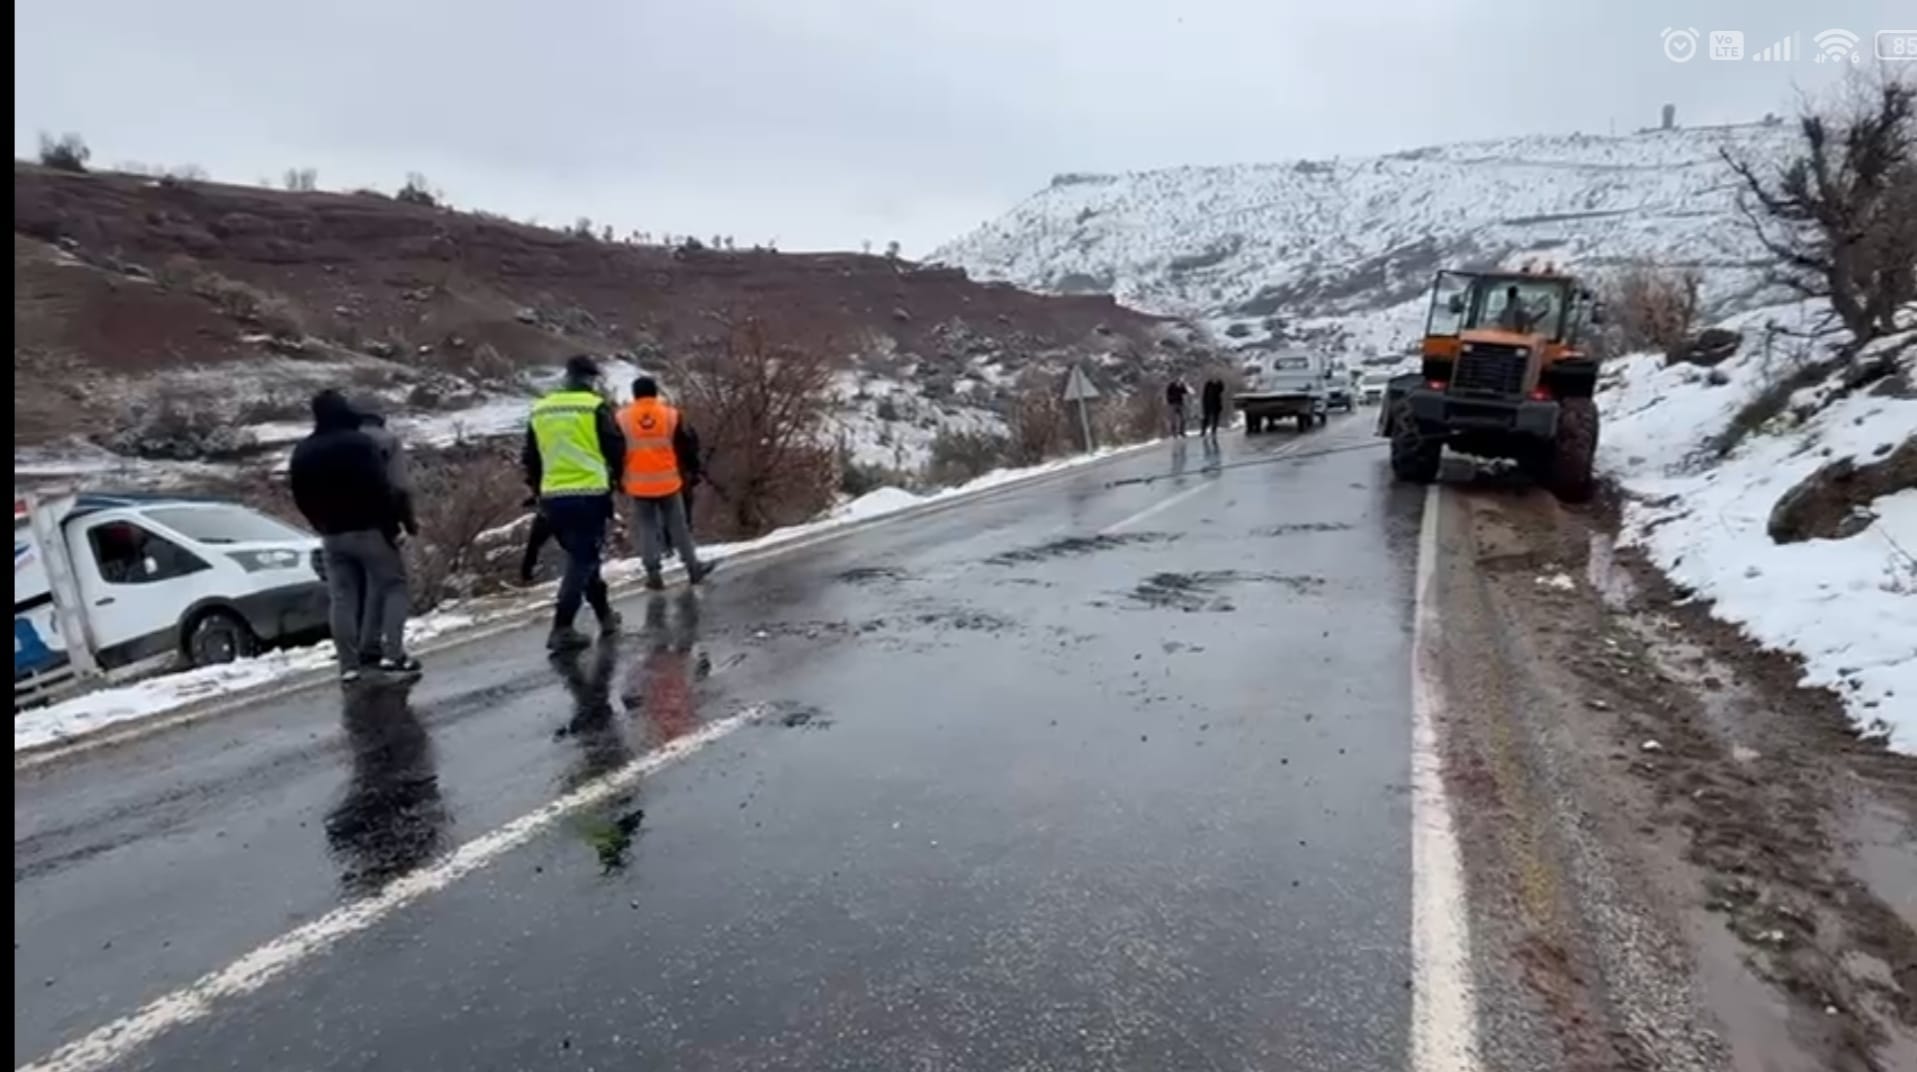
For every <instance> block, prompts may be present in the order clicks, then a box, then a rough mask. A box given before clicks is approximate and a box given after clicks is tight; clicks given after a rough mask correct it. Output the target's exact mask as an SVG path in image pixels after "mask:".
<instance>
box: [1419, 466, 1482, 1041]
mask: <svg viewBox="0 0 1917 1072" xmlns="http://www.w3.org/2000/svg"><path fill="white" fill-rule="evenodd" d="M1443 501H1444V498H1443V494H1442V492H1441V490H1440V488H1439V486H1438V485H1436V484H1432V485H1430V486H1429V487H1428V488H1427V489H1426V491H1425V498H1424V518H1423V522H1422V524H1421V526H1420V528H1419V533H1418V566H1417V580H1416V582H1415V583H1416V585H1417V588H1416V591H1415V592H1414V593H1413V597H1412V598H1413V603H1412V608H1413V609H1412V634H1411V973H1412V988H1411V1068H1412V1072H1477V1070H1478V1069H1479V1068H1480V1063H1479V1057H1478V1009H1477V993H1476V988H1475V987H1474V985H1473V980H1472V974H1471V936H1470V921H1469V917H1468V916H1467V915H1466V912H1465V881H1464V864H1463V861H1462V858H1461V856H1460V853H1459V850H1458V835H1457V826H1456V824H1455V822H1454V820H1453V817H1452V814H1451V800H1450V798H1449V797H1448V796H1446V794H1445V787H1444V769H1443V758H1442V754H1441V753H1440V751H1439V747H1438V714H1439V711H1440V708H1441V706H1442V704H1443V699H1442V693H1441V691H1440V686H1439V683H1438V673H1437V665H1436V663H1437V651H1436V639H1437V633H1438V629H1439V625H1438V620H1437V614H1436V610H1435V608H1434V607H1433V606H1432V603H1433V600H1434V599H1435V593H1434V592H1433V591H1432V588H1433V585H1434V582H1435V578H1436V575H1437V573H1436V571H1437V555H1438V510H1439V504H1440V503H1442V502H1443Z"/></svg>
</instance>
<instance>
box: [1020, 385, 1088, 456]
mask: <svg viewBox="0 0 1917 1072" xmlns="http://www.w3.org/2000/svg"><path fill="white" fill-rule="evenodd" d="M1007 417H1008V422H1009V423H1010V424H1011V426H1012V437H1011V460H1012V463H1013V464H1014V465H1037V464H1038V463H1039V462H1042V461H1045V460H1046V459H1048V458H1056V457H1058V456H1059V455H1062V454H1066V453H1068V452H1070V451H1071V450H1073V449H1074V448H1075V447H1076V446H1077V443H1078V439H1077V437H1078V434H1079V433H1078V423H1077V422H1078V416H1077V413H1076V412H1075V411H1074V410H1073V409H1072V406H1071V405H1068V404H1067V403H1066V402H1065V401H1064V400H1063V399H1061V398H1060V397H1059V392H1058V390H1057V388H1056V386H1055V385H1053V384H1051V383H1047V382H1042V381H1041V380H1032V381H1028V382H1027V383H1026V384H1025V385H1024V386H1023V387H1022V388H1021V389H1020V390H1019V392H1018V394H1017V395H1015V396H1014V397H1013V399H1012V405H1011V412H1010V413H1009V414H1008V415H1007Z"/></svg>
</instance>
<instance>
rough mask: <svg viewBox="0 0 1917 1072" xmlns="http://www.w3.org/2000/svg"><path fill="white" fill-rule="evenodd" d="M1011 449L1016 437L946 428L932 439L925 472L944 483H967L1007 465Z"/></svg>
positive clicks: (930, 477)
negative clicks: (1012, 439) (1012, 438)
mask: <svg viewBox="0 0 1917 1072" xmlns="http://www.w3.org/2000/svg"><path fill="white" fill-rule="evenodd" d="M1011 453H1012V441H1011V440H1010V439H1008V438H1007V437H1005V436H1003V435H1000V434H998V433H995V432H983V431H980V432H961V431H953V430H946V431H942V432H940V433H939V434H938V435H937V436H935V437H933V439H932V458H931V461H930V463H929V464H928V465H927V466H926V472H925V476H926V479H927V480H929V481H931V482H932V483H933V484H937V485H940V486H950V485H954V484H963V483H965V482H966V481H968V480H975V479H977V478H979V477H981V476H984V475H985V474H986V473H989V472H991V471H992V470H994V469H999V468H1002V467H1004V466H1005V464H1006V463H1007V461H1008V460H1009V459H1010V456H1011Z"/></svg>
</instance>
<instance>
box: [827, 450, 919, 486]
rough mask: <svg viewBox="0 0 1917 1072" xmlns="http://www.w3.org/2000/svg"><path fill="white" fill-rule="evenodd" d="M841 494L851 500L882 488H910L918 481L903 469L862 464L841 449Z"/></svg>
mask: <svg viewBox="0 0 1917 1072" xmlns="http://www.w3.org/2000/svg"><path fill="white" fill-rule="evenodd" d="M839 454H840V461H839V493H840V494H842V495H845V496H848V497H850V498H854V499H856V498H858V497H859V496H861V495H867V494H870V493H872V492H874V491H877V490H879V489H880V488H909V487H912V486H913V485H915V484H917V483H918V481H917V480H916V479H914V478H913V476H912V474H910V473H908V472H906V471H905V470H903V469H895V468H893V467H892V466H889V465H879V464H874V463H869V462H861V461H859V460H858V459H856V458H854V457H852V456H851V454H850V453H849V452H848V451H846V450H845V449H844V448H843V447H841V448H840V451H839Z"/></svg>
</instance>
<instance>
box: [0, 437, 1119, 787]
mask: <svg viewBox="0 0 1917 1072" xmlns="http://www.w3.org/2000/svg"><path fill="white" fill-rule="evenodd" d="M1128 449H1132V448H1128V447H1116V448H1108V449H1105V450H1100V451H1098V452H1097V453H1095V454H1090V455H1081V456H1078V457H1073V458H1064V459H1060V460H1058V461H1053V462H1047V463H1045V464H1043V465H1035V466H1030V467H1027V468H1022V469H999V470H995V471H993V472H990V473H986V474H985V475H983V476H981V477H979V478H978V479H976V480H973V481H970V482H968V483H966V484H963V485H960V486H958V487H953V488H942V489H940V490H938V491H935V492H931V493H928V494H925V495H918V494H914V493H912V492H909V491H905V490H903V489H901V488H893V487H885V488H879V489H877V490H875V491H872V492H869V493H867V494H865V495H862V496H860V497H858V498H856V499H852V500H849V501H847V502H845V503H841V504H840V505H839V506H837V507H835V508H833V509H832V510H831V511H830V512H829V513H827V514H826V515H825V516H824V517H822V518H820V519H819V520H817V521H810V522H806V523H805V524H801V525H792V526H789V527H787V528H783V529H779V530H777V531H775V532H769V533H767V534H766V535H764V536H761V537H759V538H758V539H754V540H744V541H740V542H736V543H722V544H712V545H708V546H705V547H702V548H700V554H701V557H703V558H705V559H707V560H709V561H714V562H717V561H723V560H725V559H727V558H730V557H732V556H734V555H739V554H744V553H746V552H750V551H759V550H764V549H766V548H769V547H774V546H777V545H779V544H783V543H789V542H791V541H793V540H799V539H804V538H806V537H808V536H814V535H818V534H820V533H823V532H827V531H830V530H832V529H837V528H843V527H845V526H848V525H853V524H857V523H859V522H862V521H870V520H873V519H875V518H880V517H885V516H888V515H891V514H896V513H898V512H899V511H901V510H906V509H909V508H911V507H915V506H923V505H925V504H927V503H932V502H938V501H941V500H945V499H950V498H954V497H956V496H961V495H971V494H977V493H978V492H981V491H985V490H987V489H989V488H993V487H997V486H999V485H1002V484H1008V483H1012V482H1015V481H1020V480H1029V479H1032V478H1034V477H1038V476H1044V475H1046V474H1048V473H1055V472H1059V471H1061V470H1065V469H1071V468H1074V467H1077V466H1081V465H1087V464H1090V463H1091V462H1095V461H1099V460H1102V459H1104V458H1107V457H1110V456H1111V455H1113V454H1116V453H1119V452H1121V451H1124V450H1128ZM643 573H644V570H643V568H642V566H641V565H640V562H639V560H638V559H637V558H621V559H616V560H613V561H611V562H608V563H607V564H606V569H605V576H606V579H607V580H608V581H609V582H612V583H613V584H615V585H616V584H619V583H621V582H626V581H632V580H636V579H638V578H639V577H640V576H642V575H643ZM551 588H552V586H551V585H546V586H542V587H541V588H539V589H535V590H533V591H530V592H524V593H516V594H515V595H513V596H510V597H506V598H489V599H475V600H471V601H468V602H466V603H464V604H456V605H449V606H448V607H447V608H445V609H442V610H439V611H435V612H433V613H431V614H427V615H423V616H421V617H418V618H415V619H414V620H412V621H410V622H408V623H407V626H406V639H407V643H408V644H409V645H411V646H416V647H417V646H424V645H426V644H428V643H429V642H431V641H434V640H437V639H440V638H450V637H453V636H455V635H457V634H458V633H460V632H462V631H466V630H470V629H473V628H475V627H478V626H482V625H486V624H488V623H491V622H497V621H500V620H503V619H509V618H514V617H519V616H523V615H525V614H527V613H528V612H532V611H536V610H537V609H538V608H539V607H541V606H543V605H545V603H546V602H547V601H548V600H549V599H550V598H551ZM332 666H333V649H332V646H331V645H330V644H315V645H308V646H306V647H300V648H290V649H286V650H282V651H274V652H268V653H266V654H264V655H259V656H255V657H253V658H250V659H241V660H238V661H236V662H232V663H227V664H225V665H222V666H210V667H206V668H204V669H199V670H186V671H181V672H179V673H172V674H162V675H159V676H156V677H151V678H146V679H144V680H141V681H136V682H133V683H130V684H126V685H116V686H113V687H111V688H104V689H98V690H95V691H93V692H89V693H85V694H83V695H79V696H74V697H71V698H68V699H66V700H62V701H60V702H59V703H55V704H50V705H48V706H46V707H38V708H33V709H30V710H27V711H22V712H20V713H18V714H16V715H15V716H14V720H13V749H14V751H15V752H18V751H20V750H21V749H26V748H37V747H40V746H42V745H48V744H52V743H55V742H57V741H62V740H67V739H71V738H74V737H81V736H84V735H86V734H89V733H94V732H97V731H99V730H103V729H106V728H107V727H109V726H112V725H114V724H116V723H121V722H127V721H131V720H134V719H143V718H149V717H153V716H156V715H161V714H164V713H166V712H168V711H172V710H176V709H179V708H184V707H187V706H189V705H192V704H198V703H202V702H205V701H208V700H212V699H216V698H218V697H220V696H222V695H227V694H231V693H236V692H240V691H243V690H247V689H254V688H260V687H263V686H266V685H271V684H273V683H275V682H280V681H287V680H291V679H292V678H295V677H299V676H303V675H307V674H314V673H321V672H325V671H328V670H330V669H331V668H332Z"/></svg>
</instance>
